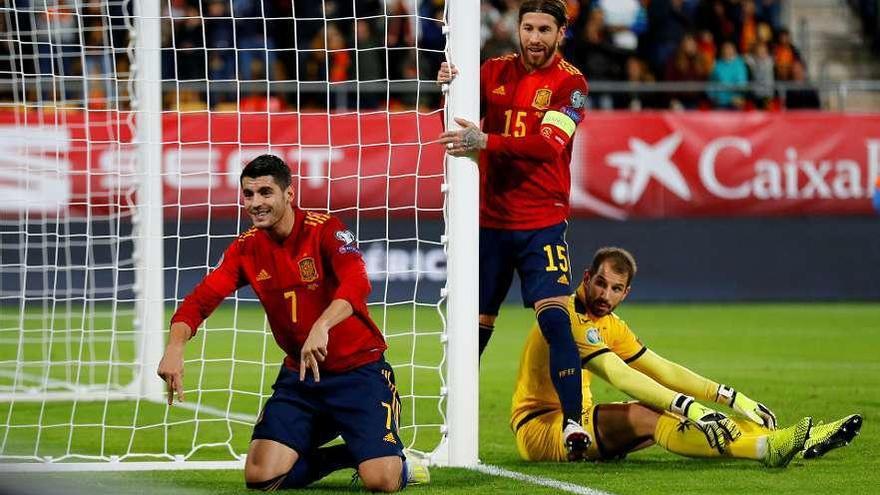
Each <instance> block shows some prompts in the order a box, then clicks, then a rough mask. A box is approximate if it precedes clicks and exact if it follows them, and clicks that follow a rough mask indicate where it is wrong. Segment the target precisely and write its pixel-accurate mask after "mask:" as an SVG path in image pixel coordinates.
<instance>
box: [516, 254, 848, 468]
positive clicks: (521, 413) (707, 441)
mask: <svg viewBox="0 0 880 495" xmlns="http://www.w3.org/2000/svg"><path fill="white" fill-rule="evenodd" d="M635 273H636V263H635V260H634V259H633V257H632V255H631V254H630V253H629V252H627V251H626V250H624V249H620V248H602V249H599V250H598V251H597V252H596V255H595V256H594V258H593V262H592V264H591V266H590V269H589V270H588V271H587V272H586V273H585V274H584V279H583V282H582V283H581V284H580V285H579V287H578V288H577V291H576V293H575V294H574V295H572V296H571V297H570V299H569V311H570V313H571V315H572V319H571V322H572V333H573V334H574V338H575V341H576V342H577V346H578V350H579V352H580V356H581V363H582V364H583V367H584V368H585V370H583V371H582V377H583V397H584V402H583V411H584V412H583V418H582V423H583V425H584V427H585V428H586V430H587V431H588V433H589V435H590V438H591V439H592V442H591V444H590V446H589V448H588V449H587V452H586V456H585V457H586V458H587V459H591V460H599V459H619V458H623V457H625V456H626V454H627V453H629V452H632V451H635V450H639V449H642V448H645V447H649V446H651V445H653V444H655V443H656V444H659V445H660V446H662V447H663V448H665V449H666V450H668V451H670V452H673V453H676V454H680V455H684V456H688V457H733V458H742V459H754V460H758V461H761V462H762V463H763V464H764V465H766V466H769V467H784V466H786V465H787V464H788V463H789V462H790V461H791V460H792V459H793V458H794V457H795V456H796V455H798V454H800V455H803V456H804V457H805V458H810V457H818V456H820V455H823V454H824V453H825V452H827V451H828V450H831V449H833V448H837V447H841V446H843V445H846V444H847V443H848V442H849V441H851V440H852V439H853V437H854V436H855V435H856V434H858V431H859V429H860V428H861V424H862V418H861V416H859V415H857V414H854V415H850V416H847V417H845V418H843V419H841V420H838V421H836V422H834V423H830V424H827V425H819V426H813V425H812V420H811V418H803V419H802V420H801V421H799V422H797V423H796V424H794V425H793V426H791V427H788V428H785V429H781V430H776V416H775V415H774V414H773V412H772V411H770V409H768V408H767V407H766V406H764V405H763V404H760V403H758V402H755V401H754V400H752V399H750V398H749V397H747V396H746V395H745V394H743V393H741V392H737V391H736V390H734V389H733V388H731V387H729V386H726V385H721V384H718V383H715V382H713V381H712V380H709V379H707V378H704V377H702V376H699V375H697V374H696V373H694V372H692V371H690V370H688V369H687V368H685V367H683V366H680V365H678V364H676V363H673V362H671V361H668V360H666V359H664V358H662V357H660V356H659V355H657V354H656V353H654V352H652V351H650V350H648V348H647V347H645V346H644V345H643V344H642V343H641V342H640V341H639V340H638V339H637V338H636V336H635V334H634V333H633V332H632V331H631V330H630V329H629V327H628V326H627V324H626V323H625V322H624V321H623V320H621V319H620V318H618V317H617V316H616V315H615V314H614V313H613V311H614V309H615V308H616V307H617V306H618V305H619V304H620V303H621V302H623V300H624V299H625V298H626V296H627V295H628V294H629V291H630V284H631V282H632V279H633V277H634V276H635ZM547 363H548V352H547V344H546V343H545V342H544V339H543V338H541V335H540V333H539V332H538V331H537V329H532V331H531V333H530V334H529V336H528V338H527V339H526V345H525V349H524V351H523V355H522V359H521V361H520V369H519V374H518V377H517V384H516V391H515V393H514V397H513V405H512V409H511V419H510V426H511V428H512V429H513V430H514V432H515V434H516V441H517V447H518V449H519V452H520V455H521V456H522V457H523V458H524V459H526V460H534V461H563V460H565V459H566V453H565V451H564V450H563V449H562V448H561V442H560V441H559V439H558V438H557V437H558V435H559V424H560V423H561V421H562V413H561V408H560V405H559V402H558V400H557V398H556V395H555V394H553V392H552V391H553V388H552V386H551V385H550V383H549V372H548V364H547ZM592 374H595V375H598V376H599V377H601V378H603V379H604V380H606V381H607V382H609V383H611V384H612V385H613V386H615V387H617V388H618V389H620V390H621V391H623V392H625V393H627V394H628V395H630V396H632V397H634V398H636V399H637V400H638V402H630V403H612V404H597V405H593V403H592V396H591V393H590V388H589V386H590V379H591V376H592ZM697 400H703V401H709V402H715V403H717V404H720V405H723V406H727V407H731V408H732V409H733V410H734V411H735V412H737V413H739V414H741V415H742V416H744V417H745V418H746V420H741V419H733V418H730V417H727V416H725V415H723V414H722V413H719V412H718V411H715V410H714V409H710V408H707V407H705V406H703V405H701V404H700V403H698V402H697Z"/></svg>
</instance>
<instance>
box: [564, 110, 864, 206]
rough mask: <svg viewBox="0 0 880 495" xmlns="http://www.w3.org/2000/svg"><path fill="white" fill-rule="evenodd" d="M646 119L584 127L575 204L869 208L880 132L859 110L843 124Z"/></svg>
mask: <svg viewBox="0 0 880 495" xmlns="http://www.w3.org/2000/svg"><path fill="white" fill-rule="evenodd" d="M730 118H731V119H734V118H736V117H735V116H734V115H730ZM642 119H643V120H644V119H647V120H646V121H645V122H643V124H644V125H632V126H628V127H627V128H625V129H624V128H622V127H620V126H619V125H617V124H618V122H617V121H612V123H613V124H614V125H613V126H609V127H607V128H603V126H602V125H601V120H602V118H601V117H600V118H598V119H597V120H599V121H600V122H599V123H596V122H594V123H592V124H591V125H590V126H587V128H588V129H589V135H590V136H591V137H590V138H587V139H586V140H584V141H583V142H581V143H580V146H581V147H582V149H580V150H577V149H576V150H575V153H574V157H575V162H579V163H578V164H579V165H580V166H581V168H582V170H576V169H575V168H573V172H575V173H574V174H573V178H574V179H575V180H574V182H573V191H572V206H573V207H574V209H575V210H576V211H577V210H583V209H588V210H591V211H592V212H593V213H595V214H599V215H601V216H607V217H611V218H629V217H633V216H648V217H659V216H718V215H720V216H735V215H748V214H771V215H772V214H783V215H787V214H812V213H820V214H826V213H827V214H850V213H869V212H870V208H871V203H870V201H871V196H872V194H873V191H872V185H873V184H874V182H875V181H876V180H877V178H878V176H880V136H873V135H871V132H870V128H871V127H866V126H864V125H863V124H864V122H860V120H861V119H860V118H854V119H850V118H849V117H846V116H841V117H839V121H838V123H839V124H841V125H840V126H839V127H834V126H828V125H827V122H826V121H827V120H828V118H827V117H825V116H823V117H821V118H819V119H818V120H819V122H811V121H809V120H806V119H804V117H803V116H801V117H799V118H795V119H794V120H793V122H787V124H794V125H787V126H781V125H780V123H779V122H777V120H778V119H784V117H779V116H769V117H765V116H761V117H760V119H762V120H764V121H765V122H758V124H756V123H755V120H756V119H754V118H753V119H752V121H751V122H746V124H747V125H736V124H735V123H734V124H729V125H726V126H725V125H719V126H714V127H713V126H711V125H701V124H702V123H701V122H700V118H699V117H696V118H688V119H682V120H681V121H674V122H672V124H674V125H669V124H670V121H669V120H670V119H669V117H665V118H663V119H658V121H655V122H651V121H650V118H642ZM633 120H639V117H633ZM718 120H719V117H718V116H712V117H711V121H713V122H715V123H717V122H718ZM744 120H747V119H744ZM652 124H653V125H652ZM722 124H723V122H722ZM780 127H784V132H780V129H779V128H780ZM873 128H874V129H876V128H877V127H876V125H875V126H873ZM615 134H617V135H615ZM621 134H623V135H621ZM599 136H602V137H603V139H599ZM576 146H577V144H576ZM575 162H573V165H574V164H575Z"/></svg>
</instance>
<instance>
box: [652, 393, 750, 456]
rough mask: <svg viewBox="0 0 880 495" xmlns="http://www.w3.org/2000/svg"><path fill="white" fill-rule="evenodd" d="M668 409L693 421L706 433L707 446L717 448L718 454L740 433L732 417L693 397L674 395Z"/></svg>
mask: <svg viewBox="0 0 880 495" xmlns="http://www.w3.org/2000/svg"><path fill="white" fill-rule="evenodd" d="M669 410H670V411H672V412H674V413H676V414H680V415H682V416H684V417H686V418H688V419H689V420H691V421H693V422H694V424H696V425H697V428H699V429H700V430H701V431H702V432H703V434H704V435H706V441H707V442H708V443H709V447H712V448H714V449H716V450H718V453H720V454H724V453H725V452H726V450H727V444H728V443H730V442H732V441H734V440H736V439H737V438H739V437H740V435H742V432H740V431H739V427H737V426H736V423H735V422H734V421H733V420H732V419H730V418H728V417H727V416H725V415H723V414H721V413H720V412H718V411H716V410H714V409H709V408H708V407H705V406H703V405H702V404H700V403H699V402H697V401H695V400H694V398H693V397H690V396H687V395H684V394H678V395H676V396H675V399H673V400H672V405H671V406H670V407H669Z"/></svg>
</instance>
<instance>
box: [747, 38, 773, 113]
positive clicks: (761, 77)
mask: <svg viewBox="0 0 880 495" xmlns="http://www.w3.org/2000/svg"><path fill="white" fill-rule="evenodd" d="M746 65H748V68H749V76H750V79H751V80H752V82H753V83H754V87H753V88H752V97H753V98H754V101H755V105H756V106H757V107H758V108H759V109H762V110H767V109H769V108H770V104H771V103H772V100H773V96H774V91H773V90H774V83H775V82H776V81H775V78H774V67H773V59H772V58H771V57H770V50H769V49H768V48H767V45H766V44H765V43H763V42H758V43H756V44H755V45H754V46H753V47H752V53H750V54H748V55H746Z"/></svg>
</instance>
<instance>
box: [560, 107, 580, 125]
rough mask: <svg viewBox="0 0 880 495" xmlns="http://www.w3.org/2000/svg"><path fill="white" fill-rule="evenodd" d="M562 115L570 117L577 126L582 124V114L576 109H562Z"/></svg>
mask: <svg viewBox="0 0 880 495" xmlns="http://www.w3.org/2000/svg"><path fill="white" fill-rule="evenodd" d="M562 113H564V114H565V115H568V117H569V118H570V119H571V120H573V121H574V123H575V124H580V123H581V113H580V112H579V111H577V110H575V109H574V108H571V107H569V106H565V107H562Z"/></svg>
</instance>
